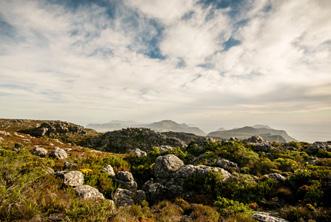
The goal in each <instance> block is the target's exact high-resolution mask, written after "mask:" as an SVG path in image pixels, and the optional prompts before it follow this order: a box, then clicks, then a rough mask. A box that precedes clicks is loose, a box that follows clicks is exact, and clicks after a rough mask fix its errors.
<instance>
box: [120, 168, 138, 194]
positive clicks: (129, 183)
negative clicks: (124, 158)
mask: <svg viewBox="0 0 331 222" xmlns="http://www.w3.org/2000/svg"><path fill="white" fill-rule="evenodd" d="M116 181H117V182H118V183H119V184H120V186H121V187H123V188H126V189H129V190H136V189H137V183H136V181H135V180H134V178H133V175H132V173H131V172H129V171H119V172H117V174H116Z"/></svg>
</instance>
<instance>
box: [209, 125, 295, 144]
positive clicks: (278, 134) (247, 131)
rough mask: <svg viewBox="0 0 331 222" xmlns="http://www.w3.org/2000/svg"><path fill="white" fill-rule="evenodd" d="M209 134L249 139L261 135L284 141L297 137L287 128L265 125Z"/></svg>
mask: <svg viewBox="0 0 331 222" xmlns="http://www.w3.org/2000/svg"><path fill="white" fill-rule="evenodd" d="M208 136H209V137H216V138H222V139H229V138H231V137H236V138H238V139H247V138H249V137H251V136H261V137H262V138H263V139H265V140H267V141H270V142H272V141H274V142H282V143H283V142H290V141H295V139H294V138H292V137H291V136H289V135H288V134H287V132H286V131H285V130H276V129H272V128H270V127H269V126H265V125H254V126H245V127H242V128H236V129H230V130H218V131H214V132H211V133H209V134H208Z"/></svg>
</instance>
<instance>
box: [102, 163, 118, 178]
mask: <svg viewBox="0 0 331 222" xmlns="http://www.w3.org/2000/svg"><path fill="white" fill-rule="evenodd" d="M103 171H104V172H106V173H107V174H108V175H109V176H111V177H113V176H115V171H114V169H113V167H112V166H111V165H106V166H105V167H104V168H103Z"/></svg>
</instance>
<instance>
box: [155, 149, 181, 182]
mask: <svg viewBox="0 0 331 222" xmlns="http://www.w3.org/2000/svg"><path fill="white" fill-rule="evenodd" d="M183 165H184V163H183V161H182V160H181V159H179V158H178V157H177V156H175V155H173V154H167V155H165V156H159V157H158V158H156V160H155V166H154V175H155V176H156V177H160V178H162V177H171V175H172V174H174V173H175V172H176V171H177V170H178V169H180V168H181V167H182V166H183Z"/></svg>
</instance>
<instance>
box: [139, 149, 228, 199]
mask: <svg viewBox="0 0 331 222" xmlns="http://www.w3.org/2000/svg"><path fill="white" fill-rule="evenodd" d="M211 175H215V176H216V175H218V176H220V177H219V179H220V180H222V181H226V180H227V179H228V178H230V177H231V174H230V173H229V172H228V171H226V170H224V169H222V168H220V167H211V166H205V165H197V166H194V165H190V164H189V165H184V163H183V161H182V160H181V159H179V158H178V157H177V156H175V155H173V154H167V155H164V156H159V157H158V158H156V161H155V165H154V176H155V178H154V179H150V180H148V181H147V182H145V184H144V185H143V189H144V190H145V191H146V194H147V197H148V199H149V200H151V201H152V202H154V201H157V200H160V199H165V198H172V197H174V196H177V195H185V194H188V193H190V192H191V190H189V189H187V187H186V183H187V181H195V182H194V183H197V182H198V181H199V180H201V181H202V180H205V179H206V178H208V177H209V176H211ZM202 192H203V191H202Z"/></svg>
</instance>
